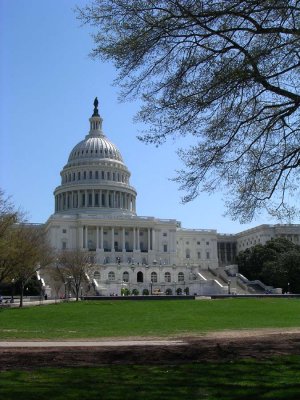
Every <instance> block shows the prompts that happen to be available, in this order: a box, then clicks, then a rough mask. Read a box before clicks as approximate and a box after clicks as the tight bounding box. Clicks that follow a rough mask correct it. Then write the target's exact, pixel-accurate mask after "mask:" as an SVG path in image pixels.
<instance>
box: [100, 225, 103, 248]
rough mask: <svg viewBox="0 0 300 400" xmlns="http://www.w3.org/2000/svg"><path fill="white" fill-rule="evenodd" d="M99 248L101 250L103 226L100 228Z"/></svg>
mask: <svg viewBox="0 0 300 400" xmlns="http://www.w3.org/2000/svg"><path fill="white" fill-rule="evenodd" d="M100 249H101V250H103V226H101V228H100Z"/></svg>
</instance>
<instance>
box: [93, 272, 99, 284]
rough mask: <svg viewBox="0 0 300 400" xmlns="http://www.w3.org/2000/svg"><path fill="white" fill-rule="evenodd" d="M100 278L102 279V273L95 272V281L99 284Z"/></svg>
mask: <svg viewBox="0 0 300 400" xmlns="http://www.w3.org/2000/svg"><path fill="white" fill-rule="evenodd" d="M100 278H101V276H100V272H99V271H95V272H94V279H95V281H97V282H98V283H99V282H100Z"/></svg>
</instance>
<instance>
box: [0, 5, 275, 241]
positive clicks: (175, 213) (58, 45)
mask: <svg viewBox="0 0 300 400" xmlns="http://www.w3.org/2000/svg"><path fill="white" fill-rule="evenodd" d="M87 3H88V1H87V0H0V58H1V63H0V87H1V103H0V187H1V188H2V189H3V190H4V191H5V193H6V194H7V195H11V196H12V200H13V201H14V203H15V204H16V206H20V207H21V208H22V209H23V210H25V211H26V212H27V216H28V219H29V220H30V221H31V222H45V221H46V220H47V218H48V217H49V216H50V215H51V214H52V213H53V207H54V198H53V190H54V188H55V187H56V186H58V185H59V184H60V175H59V174H60V171H61V169H62V168H63V166H64V165H65V164H66V162H67V159H68V155H69V153H70V151H71V150H72V148H73V147H74V146H75V144H77V143H78V142H79V141H80V140H82V139H83V138H84V136H85V135H86V134H87V132H88V130H89V121H88V119H89V117H90V116H91V114H92V111H93V100H94V98H95V97H96V96H98V99H99V104H100V107H99V109H100V113H101V116H102V117H103V119H104V123H103V128H104V132H105V134H106V135H107V136H108V138H109V139H110V140H111V141H112V142H113V143H114V144H116V145H117V147H118V148H119V150H120V151H121V154H122V155H123V159H124V161H125V163H126V164H127V166H128V168H129V170H130V171H131V173H132V176H131V184H132V185H133V186H134V187H135V188H136V190H137V192H138V197H137V212H138V215H141V216H154V217H158V218H166V219H168V218H174V219H177V220H179V221H181V222H182V226H183V227H184V228H193V229H217V230H218V232H222V233H235V232H239V231H242V230H244V229H247V228H250V227H252V226H255V225H258V224H262V223H276V221H272V220H270V218H269V217H266V216H265V217H261V218H260V219H257V220H256V221H253V222H252V223H251V224H247V225H240V224H239V223H238V222H233V221H231V220H230V219H229V217H224V216H223V214H224V212H225V207H224V204H223V202H222V193H218V194H216V195H213V196H206V195H204V194H203V195H201V197H199V198H198V199H196V200H195V201H194V202H192V203H189V204H187V205H182V204H181V203H180V198H181V195H182V194H183V193H180V192H179V191H178V186H177V184H176V183H174V182H171V181H170V180H169V178H172V177H174V176H175V170H176V169H180V163H179V160H178V158H177V155H176V153H175V151H176V143H168V144H167V145H165V146H162V147H160V148H156V147H151V146H146V145H145V144H143V143H140V142H139V141H138V140H137V139H136V135H137V134H138V133H139V132H140V131H141V129H142V128H143V127H142V126H139V125H137V124H134V123H133V117H134V115H135V113H136V112H137V111H138V108H139V102H138V101H136V102H131V103H122V102H119V101H118V93H119V91H118V87H114V86H113V85H112V84H113V80H114V78H115V76H116V72H115V70H114V67H113V66H112V65H110V64H109V63H101V62H100V61H95V60H92V59H90V58H89V56H88V54H89V52H90V51H91V49H92V47H93V41H92V38H91V33H92V29H91V28H90V27H86V26H84V27H82V26H81V25H80V21H78V20H76V15H75V13H74V11H73V10H74V8H75V6H76V5H79V6H83V5H84V4H87Z"/></svg>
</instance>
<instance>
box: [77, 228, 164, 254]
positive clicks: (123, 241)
mask: <svg viewBox="0 0 300 400" xmlns="http://www.w3.org/2000/svg"><path fill="white" fill-rule="evenodd" d="M155 240H156V234H155V229H153V228H136V227H133V228H125V227H121V228H120V227H103V226H96V227H95V226H87V225H85V226H81V227H80V228H79V247H80V248H83V249H88V250H96V251H97V250H99V251H101V250H103V251H123V252H126V251H127V252H128V251H133V252H134V251H147V252H149V251H151V250H154V248H155Z"/></svg>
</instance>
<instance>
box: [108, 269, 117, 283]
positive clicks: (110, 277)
mask: <svg viewBox="0 0 300 400" xmlns="http://www.w3.org/2000/svg"><path fill="white" fill-rule="evenodd" d="M108 280H109V281H114V280H115V273H114V272H113V271H110V272H109V273H108Z"/></svg>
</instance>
